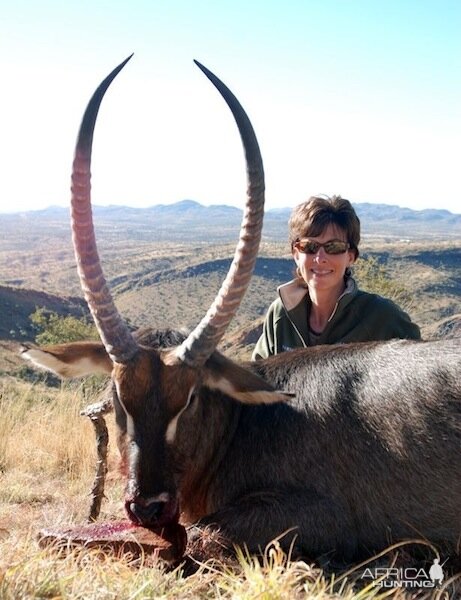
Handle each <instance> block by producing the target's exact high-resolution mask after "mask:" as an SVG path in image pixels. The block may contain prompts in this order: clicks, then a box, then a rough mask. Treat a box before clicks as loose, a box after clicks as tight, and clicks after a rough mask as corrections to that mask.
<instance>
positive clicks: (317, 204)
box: [288, 196, 360, 258]
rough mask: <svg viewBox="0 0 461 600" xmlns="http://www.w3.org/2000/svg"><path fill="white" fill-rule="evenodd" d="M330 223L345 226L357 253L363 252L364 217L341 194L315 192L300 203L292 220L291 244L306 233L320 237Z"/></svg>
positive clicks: (290, 224) (350, 242)
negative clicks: (361, 224)
mask: <svg viewBox="0 0 461 600" xmlns="http://www.w3.org/2000/svg"><path fill="white" fill-rule="evenodd" d="M328 225H335V226H336V227H339V228H340V229H342V230H343V231H344V232H345V233H346V236H347V241H348V243H349V246H350V247H351V249H352V250H354V251H355V257H356V258H357V257H358V255H359V242H360V219H359V218H358V216H357V213H356V212H355V210H354V208H353V207H352V204H351V203H350V202H349V200H346V199H345V198H341V196H331V198H330V197H328V196H311V197H310V198H309V200H308V201H307V202H303V203H302V204H299V205H298V206H296V207H295V208H294V209H293V211H292V213H291V215H290V220H289V221H288V228H289V236H290V244H291V247H292V248H293V244H294V243H295V242H296V241H297V240H299V239H301V238H303V237H316V236H318V235H321V234H322V231H324V229H325V228H326V227H328Z"/></svg>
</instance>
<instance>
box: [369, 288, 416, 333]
mask: <svg viewBox="0 0 461 600" xmlns="http://www.w3.org/2000/svg"><path fill="white" fill-rule="evenodd" d="M378 298H379V297H378ZM379 304H380V311H379V312H380V323H379V325H377V327H376V332H375V336H374V339H377V340H380V339H381V340H390V339H395V338H399V339H408V340H420V339H421V331H420V329H419V327H418V325H416V323H413V321H412V320H411V318H410V316H409V315H408V314H407V313H406V312H405V311H403V310H402V309H401V308H400V306H398V305H397V304H396V303H395V302H393V301H392V300H389V299H387V298H382V297H381V298H379Z"/></svg>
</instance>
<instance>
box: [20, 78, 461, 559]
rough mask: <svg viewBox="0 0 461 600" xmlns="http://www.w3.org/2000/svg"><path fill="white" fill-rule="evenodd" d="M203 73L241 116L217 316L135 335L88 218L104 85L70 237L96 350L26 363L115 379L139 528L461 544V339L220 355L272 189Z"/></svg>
mask: <svg viewBox="0 0 461 600" xmlns="http://www.w3.org/2000/svg"><path fill="white" fill-rule="evenodd" d="M120 68H121V67H120ZM117 72H118V71H117ZM114 73H115V72H114ZM114 73H113V74H112V75H111V76H110V77H112V78H113V77H114V76H115V75H114ZM205 73H206V74H207V76H208V77H209V78H210V79H211V80H212V82H213V83H214V84H215V85H216V86H217V87H218V89H219V91H220V92H221V94H222V95H223V97H224V98H225V100H226V102H228V103H229V105H230V106H231V110H233V112H234V116H235V115H236V120H237V123H238V126H239V129H240V131H241V135H242V140H243V144H244V148H245V153H246V157H247V171H248V177H249V194H248V202H247V209H246V213H245V217H244V226H243V228H242V231H241V238H240V242H239V245H238V247H237V252H236V257H235V259H234V263H233V265H232V267H231V270H230V273H229V274H228V276H227V278H226V281H225V283H224V284H223V286H222V288H221V290H220V292H219V293H218V296H217V299H216V300H215V302H214V303H213V305H212V307H211V308H210V310H209V311H208V313H207V316H206V317H205V318H204V320H203V321H202V323H200V324H199V326H197V328H196V329H195V330H194V331H193V332H192V333H191V334H189V335H188V336H187V337H177V336H175V335H173V334H171V335H166V336H163V341H160V342H159V341H158V340H157V338H156V335H155V333H153V332H144V333H142V334H138V335H137V336H136V335H132V333H131V332H130V331H129V330H128V328H127V327H126V325H124V323H123V320H122V319H121V317H120V315H119V314H118V312H117V310H116V308H115V305H114V304H113V301H112V299H111V297H110V293H109V292H108V290H107V286H106V285H105V280H104V278H103V276H102V270H101V268H100V264H99V259H98V257H97V253H96V249H95V243H94V234H93V231H92V225H91V223H90V225H88V223H89V222H90V221H91V219H88V214H89V215H91V207H90V198H89V162H90V156H91V138H92V132H93V127H94V122H95V118H96V116H95V113H97V108H98V107H99V102H100V101H101V98H102V95H103V93H104V92H101V88H99V89H98V91H97V92H96V94H95V96H94V98H93V100H92V101H91V102H90V105H89V108H88V109H87V113H86V115H85V117H84V120H83V124H82V129H81V131H80V135H79V139H78V142H77V149H76V161H75V163H74V193H73V207H74V208H73V214H74V217H73V219H74V224H73V230H74V244H75V247H76V254H77V261H78V265H79V273H80V277H81V281H82V288H83V290H84V292H85V296H86V298H87V301H88V304H89V306H90V308H91V310H92V313H93V316H94V319H95V322H96V324H97V326H98V328H99V331H100V335H101V340H102V341H101V342H85V343H80V344H72V343H69V344H62V345H59V346H50V347H43V348H37V347H29V348H27V350H26V352H25V356H26V358H29V359H31V360H32V361H34V362H35V363H36V364H39V365H41V366H43V367H45V368H49V369H51V370H53V371H55V372H57V373H59V374H61V375H64V376H81V375H84V374H87V373H90V372H92V371H93V370H95V369H97V370H99V371H101V370H102V371H105V372H107V373H108V374H110V375H111V377H112V381H113V394H114V404H115V408H116V414H117V423H118V426H119V430H120V435H119V441H120V447H121V449H122V454H123V455H124V457H125V459H126V462H127V466H128V468H127V487H126V499H125V507H126V511H127V514H128V516H129V517H130V519H131V520H132V521H134V522H135V523H139V524H142V525H144V526H147V527H159V526H165V525H169V524H172V523H175V522H177V520H178V519H179V518H180V515H181V518H182V519H183V520H184V521H185V522H188V523H196V524H197V525H198V526H199V527H205V526H206V527H207V528H208V529H209V530H211V531H219V532H220V534H221V535H222V536H223V538H224V539H225V540H227V541H228V542H229V543H230V544H232V543H234V544H246V545H247V546H248V548H249V549H250V550H252V551H257V550H258V549H260V548H264V547H265V546H266V544H268V543H269V542H270V541H271V540H272V539H274V538H276V537H277V536H282V537H281V538H280V542H281V544H282V545H284V546H285V547H286V548H288V547H290V546H291V545H293V546H294V548H295V549H296V550H297V551H298V552H300V553H302V554H304V555H307V556H310V557H315V556H319V555H321V554H324V553H330V552H335V553H337V554H338V555H340V556H342V557H343V558H351V557H353V556H355V555H357V554H359V553H360V554H361V553H363V552H372V551H374V550H377V549H379V548H382V547H383V546H386V545H387V544H388V543H390V542H391V541H394V540H402V539H407V538H415V537H416V538H421V537H422V538H426V539H428V540H430V541H431V542H435V543H439V544H444V545H445V544H446V545H449V546H450V547H451V548H453V549H455V550H456V549H457V548H458V544H459V540H460V535H461V460H460V459H461V340H459V339H458V340H456V339H453V340H443V341H437V342H412V341H403V340H400V341H397V340H396V341H390V342H380V343H378V342H376V343H366V344H350V345H342V346H325V347H315V348H312V349H303V350H296V351H293V352H289V353H285V354H281V355H279V356H275V357H271V358H269V359H267V360H262V361H259V362H256V363H247V364H237V363H235V362H233V361H231V360H230V359H228V358H226V357H225V356H223V355H222V354H220V353H219V352H218V351H217V350H216V346H217V344H218V342H219V340H220V338H221V337H222V335H223V333H224V331H225V329H226V327H227V325H228V323H229V322H230V320H231V318H232V315H233V314H234V312H235V310H236V307H237V306H238V303H239V302H240V299H241V297H242V296H243V293H244V290H245V287H246V285H247V283H248V281H249V278H250V277H251V270H252V265H253V264H254V260H255V257H256V253H257V249H258V243H259V235H260V228H261V223H262V201H263V193H262V190H263V187H264V185H263V182H264V180H263V171H262V162H261V159H260V155H259V149H258V148H257V142H256V138H255V136H254V133H253V131H252V128H251V125H250V124H249V121H248V120H247V117H246V115H245V114H244V113H243V109H241V107H240V105H238V103H237V104H236V100H235V98H234V97H233V96H232V95H230V96H229V94H230V92H229V91H228V90H227V88H225V86H223V84H221V82H219V80H217V79H216V78H215V77H214V76H213V75H212V74H210V73H209V72H208V71H206V70H205ZM115 74H116V73H115ZM109 83H110V81H109V78H108V80H106V81H105V82H104V83H103V86H105V88H107V86H108V85H109ZM104 91H105V89H104ZM95 103H96V104H95ZM242 131H243V133H242ZM88 140H90V142H89V143H88ZM75 182H77V183H75ZM80 214H82V215H84V217H83V218H82V219H81V220H80V221H79V215H80Z"/></svg>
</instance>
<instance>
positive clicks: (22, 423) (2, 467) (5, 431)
mask: <svg viewBox="0 0 461 600" xmlns="http://www.w3.org/2000/svg"><path fill="white" fill-rule="evenodd" d="M92 400H95V398H92ZM82 402H83V401H82V399H81V389H80V386H79V385H75V384H73V385H63V386H62V387H61V388H58V389H50V388H46V387H45V386H43V385H41V384H35V385H31V384H27V383H24V382H21V381H17V380H14V379H12V378H6V377H4V378H2V379H0V410H1V415H2V418H1V420H0V600H7V599H8V600H9V599H11V600H18V599H23V598H24V599H26V598H31V599H32V598H33V599H39V598H40V599H45V598H49V599H54V600H58V599H68V600H77V599H82V600H83V599H85V600H88V599H93V598H94V599H98V600H99V599H104V600H105V599H120V600H130V599H133V600H135V599H136V600H138V599H148V598H149V599H151V598H156V599H170V598H171V599H176V598H177V599H178V600H179V599H181V600H182V599H189V598H190V599H195V598H210V599H211V598H218V599H221V598H222V599H232V600H239V599H242V600H243V599H245V600H246V599H258V600H277V599H280V600H285V599H286V600H292V599H297V598H303V599H304V598H305V599H308V600H312V599H315V600H332V599H337V598H341V599H347V600H371V599H384V598H389V597H392V598H396V599H399V598H400V599H405V600H409V599H410V598H415V597H416V596H414V595H411V594H407V593H405V592H403V591H402V590H391V594H389V591H387V592H382V591H380V590H379V588H376V587H372V586H370V585H369V586H368V587H366V586H364V585H363V583H361V582H360V573H362V572H363V567H361V568H360V566H359V567H358V568H357V569H352V570H351V571H350V572H349V573H342V574H341V573H336V574H326V573H324V572H323V571H322V570H321V569H320V568H319V567H318V566H315V565H312V564H308V563H305V562H302V561H294V560H291V558H290V557H289V556H287V555H285V554H284V553H283V552H282V551H281V549H280V547H279V545H278V544H277V542H276V541H275V542H274V543H273V544H272V545H271V546H270V547H268V548H267V549H266V553H265V555H264V556H263V557H262V559H259V560H258V559H256V558H254V557H251V556H249V555H247V554H246V552H245V551H244V550H241V551H240V552H239V554H238V557H237V560H236V562H235V563H234V564H231V565H229V564H227V565H224V564H221V563H214V564H209V565H202V566H201V567H200V569H199V571H198V572H197V573H196V574H195V575H193V576H192V577H187V578H185V577H183V575H182V571H181V567H179V568H178V569H176V570H173V571H167V570H165V568H164V566H163V565H161V564H159V563H155V564H153V565H152V564H148V562H147V561H143V560H140V559H138V560H130V557H127V556H125V557H123V558H115V557H110V556H107V555H104V554H102V553H101V552H97V551H89V550H84V549H82V550H80V551H73V552H68V553H67V554H63V553H60V552H59V551H58V549H56V548H52V547H48V548H45V549H42V548H40V547H39V545H38V542H37V534H38V532H39V530H40V529H42V528H44V527H49V526H51V525H64V524H66V525H68V524H71V523H83V522H85V520H86V517H87V513H88V509H89V504H90V499H89V497H88V494H89V490H90V487H91V483H92V478H93V475H94V467H95V460H96V459H95V441H94V433H93V428H92V426H91V424H90V423H89V422H87V420H86V419H83V418H82V417H80V415H79V411H80V409H81V407H82ZM108 421H109V423H108V424H109V429H110V439H111V440H114V439H115V437H114V435H113V428H114V425H113V418H112V417H111V416H109V417H108ZM117 458H118V457H117V452H116V449H115V448H114V447H113V444H111V445H110V460H109V476H108V482H107V485H106V499H105V500H104V502H103V507H102V514H101V519H102V520H108V519H114V518H122V517H123V502H122V498H123V481H121V479H120V477H119V475H118V472H117V468H116V464H117ZM456 585H457V584H456V582H455V583H454V584H453V583H452V582H448V586H447V587H446V588H445V589H442V590H439V591H438V592H437V594H438V596H432V597H434V598H438V599H439V600H448V599H449V598H450V599H455V598H457V599H459V598H460V597H461V589H460V588H459V587H458V588H456V587H455V586H456ZM456 590H457V591H456ZM417 597H418V598H430V597H431V596H430V595H426V596H424V595H422V594H421V595H419V596H417Z"/></svg>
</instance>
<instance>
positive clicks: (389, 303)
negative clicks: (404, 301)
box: [354, 290, 404, 314]
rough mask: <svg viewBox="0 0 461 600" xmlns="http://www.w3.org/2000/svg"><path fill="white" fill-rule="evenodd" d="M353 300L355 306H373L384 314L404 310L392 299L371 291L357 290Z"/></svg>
mask: <svg viewBox="0 0 461 600" xmlns="http://www.w3.org/2000/svg"><path fill="white" fill-rule="evenodd" d="M354 300H355V304H356V307H359V306H360V307H367V308H368V310H369V309H371V308H373V309H375V310H379V311H380V312H383V313H386V314H387V313H402V312H404V311H403V309H402V308H401V307H400V306H399V305H398V304H397V303H396V302H394V300H391V299H390V298H386V297H385V296H381V295H380V294H375V293H373V292H365V291H363V290H358V291H357V294H356V296H355V298H354Z"/></svg>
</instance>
